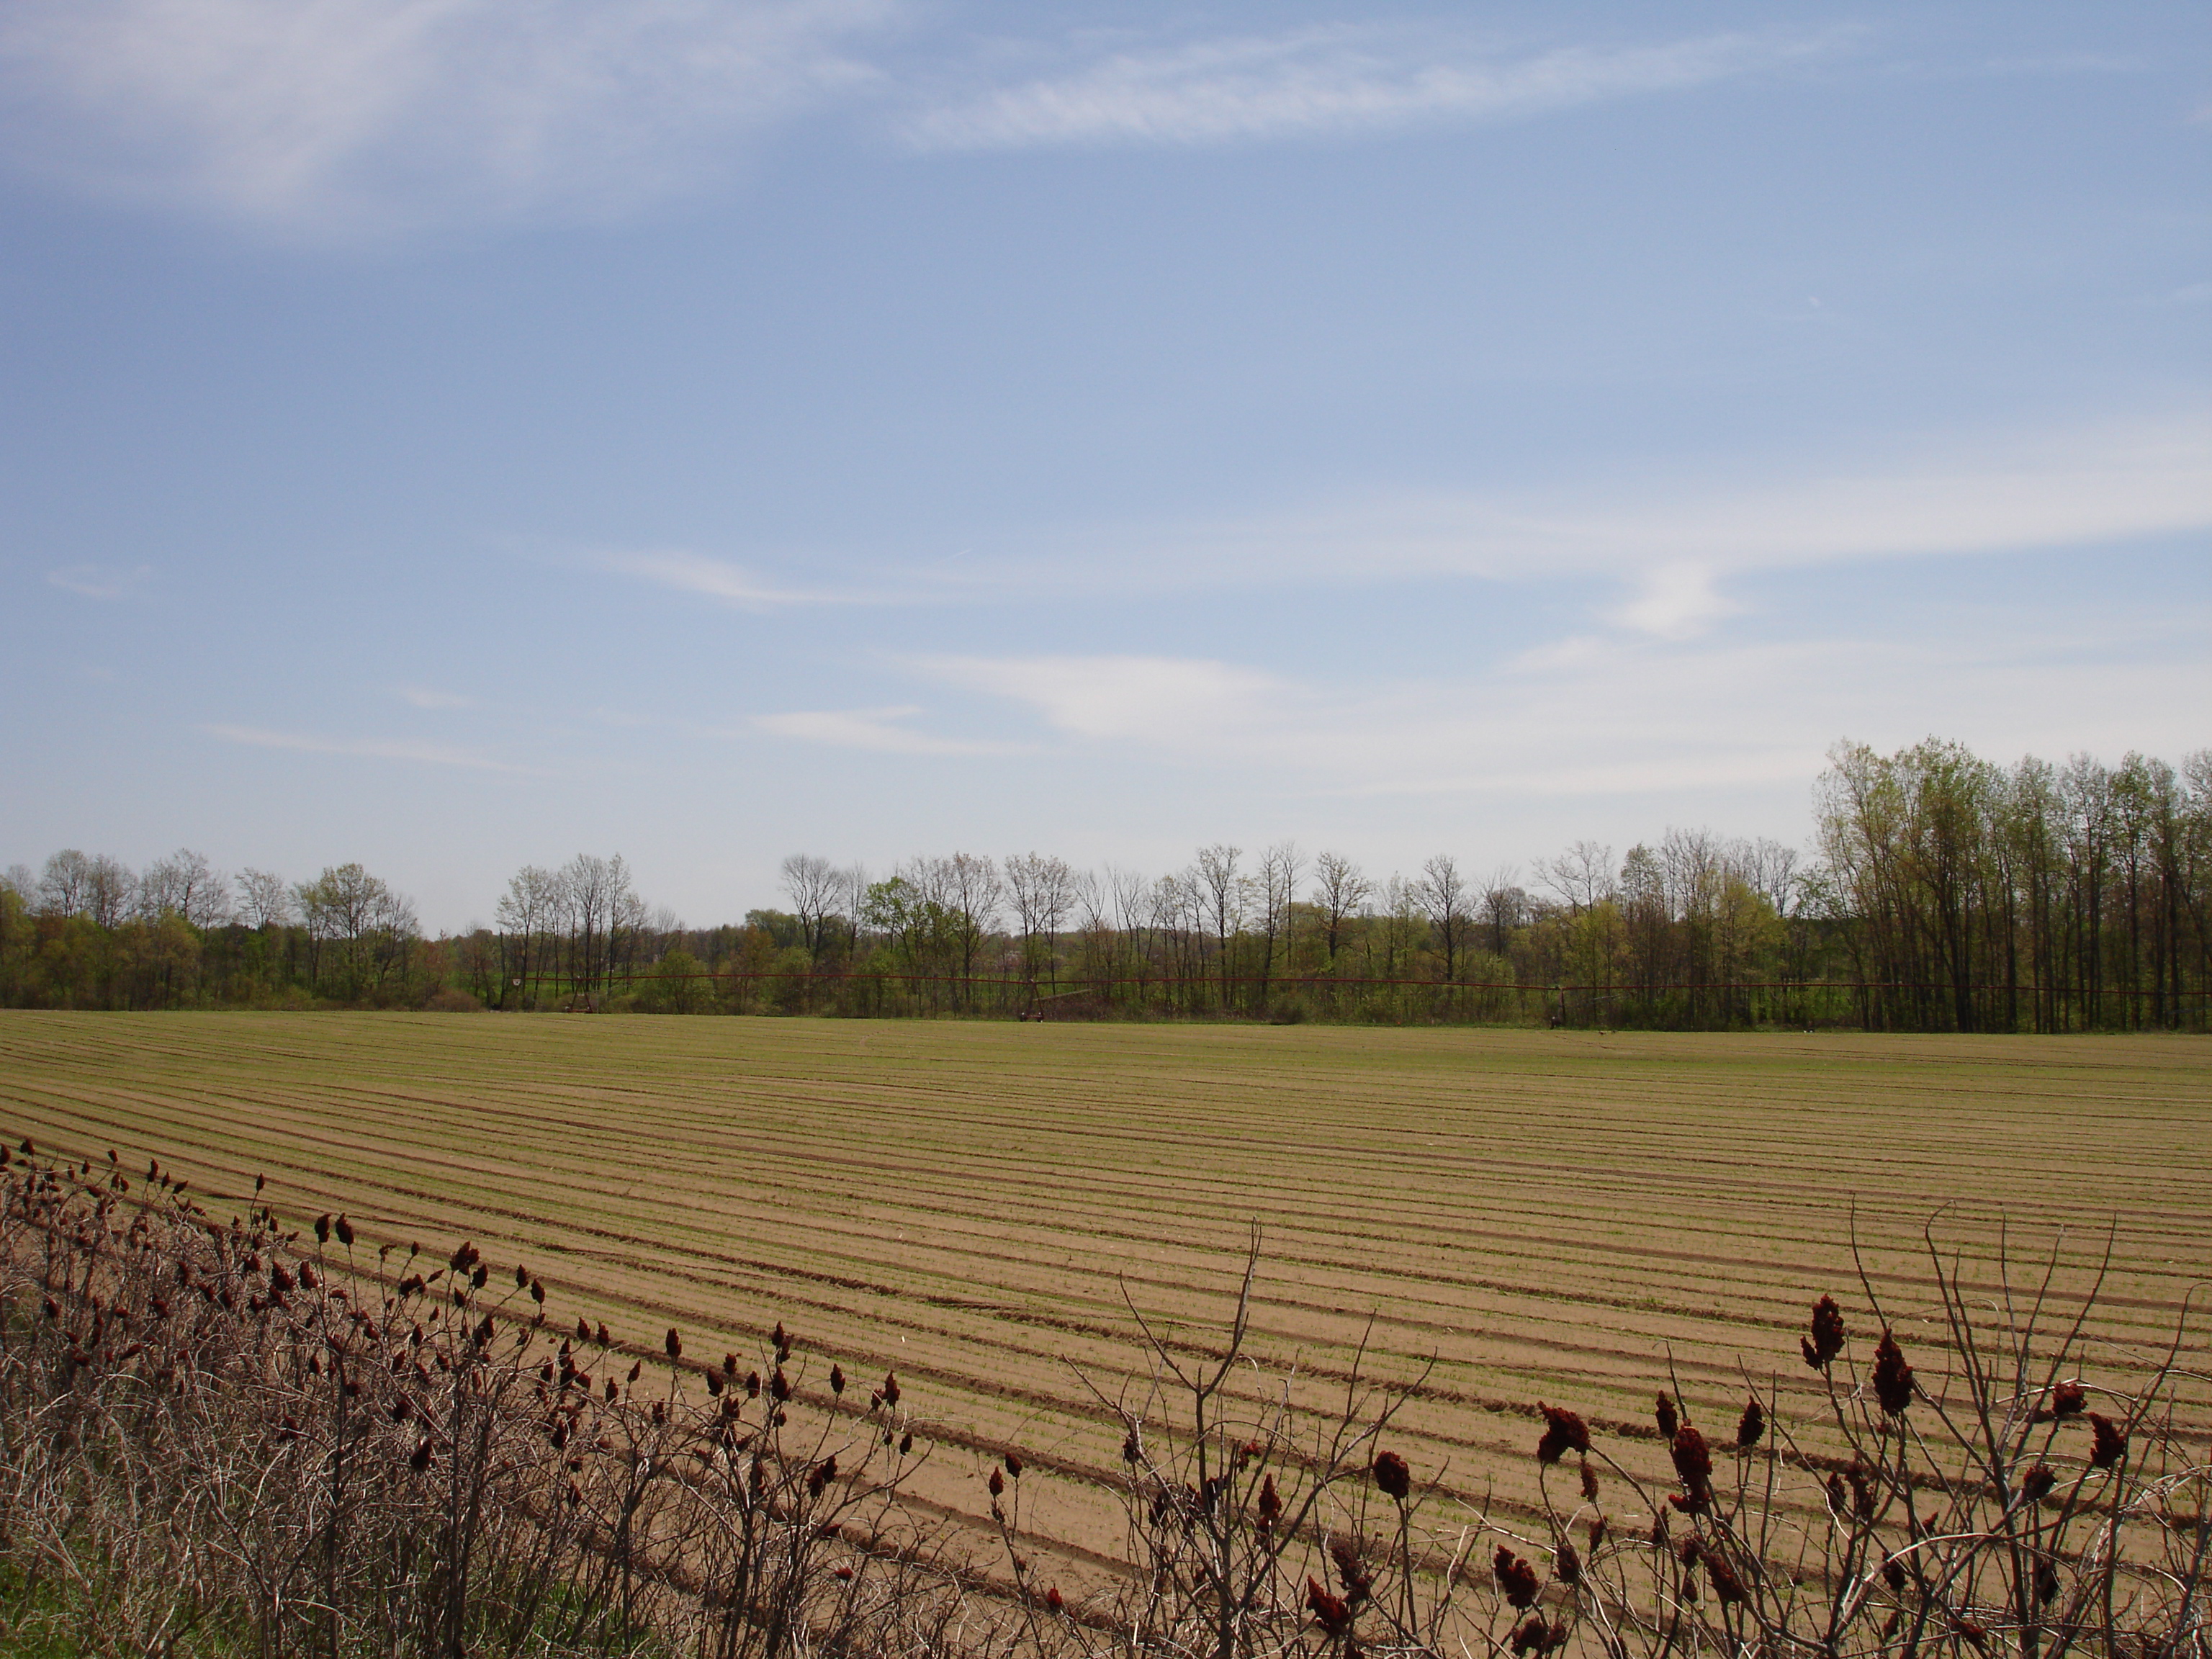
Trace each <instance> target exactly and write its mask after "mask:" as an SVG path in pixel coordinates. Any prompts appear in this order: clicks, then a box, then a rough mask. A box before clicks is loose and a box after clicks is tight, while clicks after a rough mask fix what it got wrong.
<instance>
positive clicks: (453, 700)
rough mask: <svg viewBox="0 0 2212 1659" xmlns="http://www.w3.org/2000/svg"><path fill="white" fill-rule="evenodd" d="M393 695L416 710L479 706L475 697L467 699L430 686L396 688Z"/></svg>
mask: <svg viewBox="0 0 2212 1659" xmlns="http://www.w3.org/2000/svg"><path fill="white" fill-rule="evenodd" d="M392 695H393V696H396V697H398V699H399V701H400V702H404V703H408V704H410V705H411V706H413V707H414V708H475V707H476V706H477V700H476V699H475V698H474V697H465V696H461V695H460V694H459V692H456V691H441V690H438V689H437V688H436V687H435V686H428V685H400V686H394V687H393V688H392Z"/></svg>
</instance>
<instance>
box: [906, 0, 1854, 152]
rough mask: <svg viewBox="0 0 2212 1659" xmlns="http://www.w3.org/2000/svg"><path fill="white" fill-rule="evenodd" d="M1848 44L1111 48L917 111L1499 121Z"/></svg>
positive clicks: (1055, 138)
mask: <svg viewBox="0 0 2212 1659" xmlns="http://www.w3.org/2000/svg"><path fill="white" fill-rule="evenodd" d="M1850 38H1851V37H1850V35H1849V34H1847V33H1841V32H1834V31H1832V32H1829V33H1823V34H1819V35H1810V36H1806V35H1800V36H1794V37H1781V36H1773V37H1769V36H1757V35H1748V34H1714V35H1705V36H1701V37H1699V38H1697V39H1693V40H1675V41H1669V42H1666V43H1663V44H1661V45H1657V46H1615V47H1592V46H1566V47H1560V48H1557V49H1554V50H1551V51H1547V52H1524V53H1522V54H1520V55H1518V56H1509V55H1506V54H1504V53H1501V52H1496V51H1487V52H1486V51H1483V50H1481V49H1480V48H1478V47H1472V46H1468V44H1467V43H1466V42H1465V41H1463V40H1455V39H1451V38H1449V37H1443V36H1439V35H1437V33H1433V32H1423V31H1415V30H1410V29H1407V28H1402V27H1401V28H1395V29H1394V28H1383V27H1330V28H1315V29H1304V30H1300V31H1297V32H1296V33H1287V34H1279V35H1273V36H1263V37H1249V36H1248V37H1240V38H1235V39H1223V40H1199V41H1194V42H1188V43H1184V44H1181V45H1176V46H1168V47H1163V48H1157V49H1153V50H1149V51H1124V52H1115V53H1113V54H1111V55H1109V56H1107V57H1105V58H1101V59H1099V60H1097V61H1096V62H1093V63H1091V64H1085V65H1083V66H1081V67H1079V68H1077V69H1074V70H1071V71H1067V72H1064V73H1060V74H1057V75H1053V76H1045V77H1042V78H1039V79H1035V80H1032V81H1030V82H1026V83H1024V84H1022V85H1019V86H1013V87H1003V88H995V89H994V90H991V91H988V92H985V93H982V94H980V95H975V96H970V97H969V98H966V99H963V100H957V101H947V102H945V103H943V104H939V105H938V106H933V107H931V108H928V109H926V110H924V111H922V112H921V113H919V114H918V115H916V116H915V117H914V118H912V119H911V120H910V121H909V122H908V125H907V126H906V129H905V136H906V137H907V140H908V143H912V144H914V145H915V146H916V147H917V148H921V149H1010V148H1025V147H1029V146H1033V145H1043V144H1115V143H1146V144H1206V143H1231V142H1237V141H1244V140H1255V139H1270V138H1281V137H1296V136H1299V135H1304V134H1328V133H1358V132H1375V131H1392V130H1396V129H1401V128H1404V127H1408V126H1413V125H1432V124H1446V123H1463V122H1474V121H1498V120H1510V119H1516V118H1524V117H1528V116H1533V115H1541V114H1544V113H1547V112H1552V111H1555V110H1563V109H1571V108H1574V107H1577V106H1582V105H1587V104H1593V103H1598V102H1601V101H1603V100H1609V99H1617V98H1626V97H1633V96H1638V95H1642V94H1654V93H1665V92H1675V91H1680V90H1684V89H1686V88H1693V87H1699V86H1705V85H1709V84H1711V83H1713V82H1720V81H1727V80H1733V79H1738V78H1741V77H1743V76H1753V75H1759V74H1763V73H1767V72H1771V71H1772V70H1777V69H1779V68H1782V67H1784V66H1785V65H1789V64H1796V63H1801V62H1803V61H1805V60H1807V59H1809V58H1820V57H1826V56H1831V55H1833V54H1834V53H1836V52H1838V51H1839V50H1841V49H1843V48H1844V46H1846V45H1847V44H1848V43H1849V41H1850Z"/></svg>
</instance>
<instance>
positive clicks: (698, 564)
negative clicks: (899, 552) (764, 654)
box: [598, 550, 892, 610]
mask: <svg viewBox="0 0 2212 1659" xmlns="http://www.w3.org/2000/svg"><path fill="white" fill-rule="evenodd" d="M598 562H599V565H600V567H601V568H604V569H606V570H611V571H613V572H615V573H616V574H618V575H624V576H638V577H641V578H643V579H644V580H647V581H649V582H654V583H657V584H659V586H662V587H672V588H675V589H676V590H677V591H678V592H684V593H702V594H704V595H706V596H707V597H708V599H724V600H726V601H728V602H729V603H730V604H732V605H742V606H744V607H745V608H747V609H749V610H769V609H772V608H774V607H776V606H780V605H868V604H877V603H883V602H884V601H886V600H888V599H891V598H892V596H890V595H888V594H883V593H872V592H864V591H860V590H858V589H854V590H842V589H835V588H798V587H786V586H781V584H779V583H776V582H774V581H769V580H764V579H763V578H761V577H759V576H756V575H755V574H753V573H752V572H751V571H750V570H747V569H746V568H744V566H742V565H736V564H732V563H730V562H728V561H727V560H724V559H710V558H708V557H707V556H705V555H704V554H701V553H688V552H683V551H680V550H678V551H671V552H665V553H608V554H604V555H602V556H600V557H599V560H598Z"/></svg>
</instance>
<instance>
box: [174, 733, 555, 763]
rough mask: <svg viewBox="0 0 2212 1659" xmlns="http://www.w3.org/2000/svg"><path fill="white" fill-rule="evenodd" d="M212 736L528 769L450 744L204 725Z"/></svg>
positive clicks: (313, 751) (324, 751)
mask: <svg viewBox="0 0 2212 1659" xmlns="http://www.w3.org/2000/svg"><path fill="white" fill-rule="evenodd" d="M200 730H202V731H203V732H206V733H207V734H208V736H210V737H211V738H218V739H220V740H221V741H222V742H224V743H235V744H245V745H246V747H248V748H252V749H289V750H296V751H298V752H300V753H303V754H309V755H346V756H353V757H357V758H360V759H362V760H389V761H409V762H414V763H417V764H420V765H424V766H452V767H459V768H462V769H465V770H469V771H476V772H514V773H520V772H524V771H526V768H524V767H520V766H514V765H511V764H509V763H507V762H505V761H498V760H493V759H490V758H489V757H486V756H483V755H479V754H477V753H475V752H474V751H472V750H466V749H456V748H454V747H453V745H451V744H442V743H409V742H404V741H394V740H391V739H386V738H325V737H318V736H314V735H313V734H311V733H307V732H271V731H268V730H265V729H264V728H263V727H260V726H202V727H201V728H200Z"/></svg>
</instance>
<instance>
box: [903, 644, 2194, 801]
mask: <svg viewBox="0 0 2212 1659" xmlns="http://www.w3.org/2000/svg"><path fill="white" fill-rule="evenodd" d="M2203 625H2204V618H2203V617H2201V616H2194V615H2192V616H2187V617H2174V618H2172V619H2170V620H2169V621H2166V622H2160V623H2135V624H2126V625H2122V626H2120V627H2118V628H2106V629H2081V628H2074V629H2067V630H2064V631H2063V633H2052V632H2050V631H2048V630H2046V631H2045V632H2043V633H2041V634H2037V633H2032V632H2028V631H2026V630H2018V629H2007V628H1998V629H1990V630H1988V631H1986V632H1984V633H1977V634H1962V633H1960V632H1958V631H1955V630H1948V629H1936V630H1931V631H1930V633H1929V635H1928V636H1927V637H1925V638H1922V639H1869V638H1854V637H1849V636H1844V637H1830V638H1825V639H1821V638H1814V639H1809V640H1791V641H1772V640H1765V641H1740V642H1723V643H1710V642H1708V643H1701V644H1690V643H1686V642H1680V641H1666V640H1658V639H1645V640H1630V641H1621V640H1617V639H1615V640H1607V639H1599V638H1580V639H1574V640H1568V641H1559V642H1557V643H1555V644H1553V645H1549V646H1546V647H1540V648H1537V649H1534V650H1531V651H1528V652H1526V653H1522V654H1520V655H1518V656H1516V657H1513V658H1511V659H1507V660H1504V661H1502V662H1498V663H1495V664H1492V665H1481V666H1476V667H1472V668H1470V669H1469V670H1468V671H1466V672H1465V673H1463V674H1461V675H1457V676H1453V677H1449V678H1428V679H1422V680H1418V681H1408V680H1401V681H1397V682H1395V683H1390V684H1369V685H1364V686H1362V685H1356V684H1355V685H1349V686H1343V685H1328V684H1322V683H1319V682H1315V681H1309V680H1304V679H1299V678H1289V677H1285V676H1280V675H1276V674H1270V673H1266V672H1262V671H1258V670H1255V669H1250V668H1246V667H1243V666H1240V665H1236V664H1231V663H1225V662H1222V661H1218V660H1212V659H1173V658H1158V657H1134V656H1083V655H1073V654H1071V655H1065V656H1055V655H1031V656H1023V657H1010V658H1004V659H981V658H945V659H924V660H921V661H919V662H917V663H915V665H913V666H914V667H915V670H916V671H918V672H919V673H921V674H922V675H923V676H924V677H926V678H933V679H937V680H939V681H942V682H945V683H947V684H955V685H957V686H960V687H962V688H963V689H966V690H976V691H981V692H984V693H987V694H988V695H991V696H997V697H1000V698H1002V699H1005V700H1006V701H1007V702H1012V703H1013V704H1015V705H1017V706H1019V707H1021V708H1025V709H1026V710H1028V711H1029V712H1030V714H1031V715H1033V716H1034V717H1035V718H1036V719H1037V720H1039V721H1040V722H1041V724H1042V725H1043V726H1045V727H1046V728H1047V729H1048V731H1049V732H1052V733H1053V734H1054V738H1055V739H1056V746H1061V747H1069V748H1073V749H1076V750H1089V749H1104V750H1122V751H1125V752H1128V753H1131V754H1133V755H1139V756H1143V757H1149V758H1151V759H1152V760H1155V761H1158V762H1162V763H1167V764H1170V765H1175V766H1178V767H1182V768H1184V769H1192V770H1199V771H1203V772H1206V773H1209V774H1213V773H1219V772H1222V771H1225V770H1228V771H1239V772H1250V773H1253V774H1255V775H1260V776H1263V777H1265V778H1266V779H1267V780H1268V781H1269V783H1270V785H1271V787H1276V788H1288V789H1291V790H1293V791H1297V792H1308V793H1316V794H1328V795H1344V796H1386V795H1397V796H1416V795H1453V794H1462V793H1466V794H1476V793H1486V792H1487V793H1492V794H1498V793H1504V794H1509V795H1532V796H1533V795H1547V796H1567V795H1589V794H1604V793H1643V792H1648V791H1668V790H1685V789H1695V788H1706V789H1721V788H1735V787H1765V786H1770V785H1772V784H1775V783H1783V782H1789V781H1793V780H1802V779H1804V778H1808V777H1810V776H1812V775H1814V774H1815V773H1817V772H1818V771H1819V770H1820V765H1821V757H1822V754H1823V753H1824V751H1825V750H1826V747H1827V746H1828V744H1831V743H1832V742H1833V741H1834V740H1835V739H1836V738H1837V737H1838V736H1839V735H1844V734H1849V735H1852V736H1856V737H1862V738H1869V739H1873V740H1875V741H1878V742H1881V743H1883V744H1889V743H1907V742H1911V741H1912V740H1914V739H1915V738H1918V737H1920V736H1922V735H1923V734H1924V730H1925V726H1926V721H1927V712H1926V711H1927V710H1928V709H1929V708H1952V709H1959V710H1972V711H1974V714H1973V719H1974V721H1975V729H1974V730H1972V731H1971V732H1963V733H1960V734H1959V735H1962V736H1964V737H1965V738H1967V739H1968V740H1970V741H1972V742H1973V743H1975V744H1978V745H1980V746H1982V747H1984V748H1985V749H1987V750H1990V752H1995V753H1999V754H2004V753H2020V752H2022V751H2024V750H2031V749H2035V750H2041V751H2044V752H2064V751H2065V750H2069V749H2073V748H2081V749H2090V750H2098V749H2108V748H2110V747H2111V745H2112V740H2113V735H2114V732H2115V731H2118V730H2124V732H2125V733H2126V736H2125V738H2124V741H2126V742H2129V743H2133V744H2139V745H2141V746H2143V747H2145V748H2147V749H2148V750H2150V751H2151V752H2154V753H2167V754H2172V755H2175V756H2179V754H2180V753H2182V752H2184V751H2185V750H2190V749H2192V748H2197V747H2201V746H2202V744H2203V741H2204V734H2203V728H2202V721H2201V719H2199V717H2198V716H2197V713H2196V711H2197V710H2198V709H2201V708H2204V707H2206V706H2208V705H2212V663H2207V662H2206V661H2204V660H2203V657H2202V653H2200V652H2198V651H2197V650H2196V649H2195V641H2196V640H2197V637H2198V636H2200V635H2201V632H2202V629H2203Z"/></svg>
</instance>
